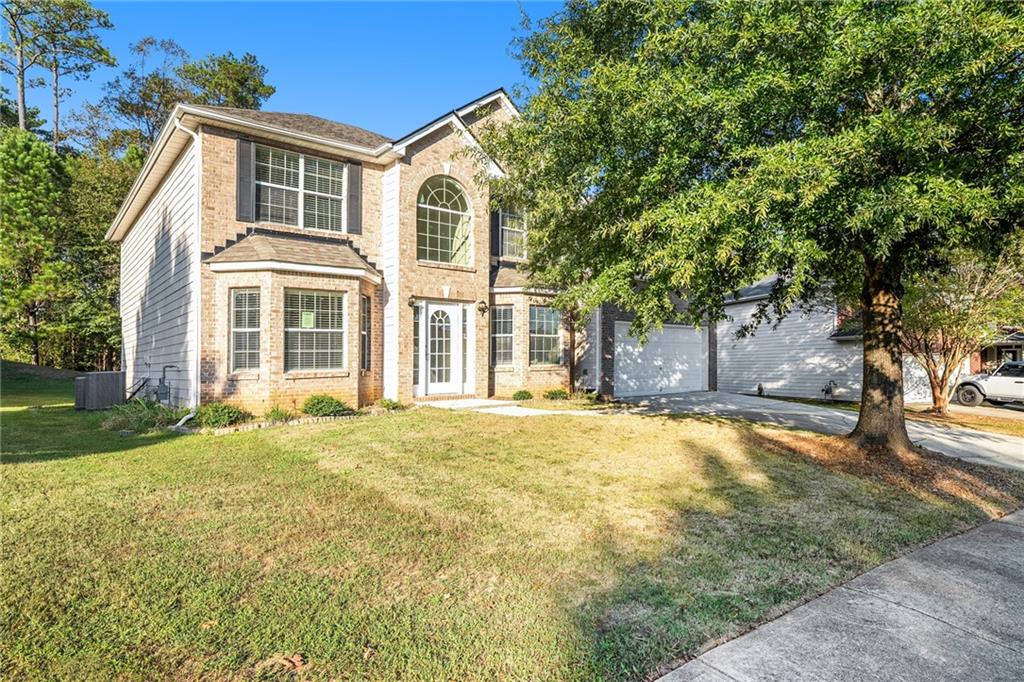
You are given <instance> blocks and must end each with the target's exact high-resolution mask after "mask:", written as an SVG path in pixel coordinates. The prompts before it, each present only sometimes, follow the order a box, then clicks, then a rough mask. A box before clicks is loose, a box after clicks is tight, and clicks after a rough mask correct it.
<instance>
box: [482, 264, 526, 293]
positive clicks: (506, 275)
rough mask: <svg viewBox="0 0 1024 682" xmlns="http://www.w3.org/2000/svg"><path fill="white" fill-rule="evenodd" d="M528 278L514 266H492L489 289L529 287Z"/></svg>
mask: <svg viewBox="0 0 1024 682" xmlns="http://www.w3.org/2000/svg"><path fill="white" fill-rule="evenodd" d="M529 284H530V278H529V275H528V274H527V273H526V271H525V270H520V269H519V268H518V267H516V266H515V265H494V266H491V288H492V289H493V288H496V287H497V288H506V287H525V286H529Z"/></svg>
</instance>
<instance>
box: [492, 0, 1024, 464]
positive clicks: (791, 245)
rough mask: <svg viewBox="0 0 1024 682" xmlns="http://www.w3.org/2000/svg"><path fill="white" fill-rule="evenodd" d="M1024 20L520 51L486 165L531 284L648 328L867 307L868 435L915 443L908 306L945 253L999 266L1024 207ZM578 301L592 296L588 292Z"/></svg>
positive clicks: (820, 8)
mask: <svg viewBox="0 0 1024 682" xmlns="http://www.w3.org/2000/svg"><path fill="white" fill-rule="evenodd" d="M1022 11H1024V5H1021V4H1017V3H1002V2H982V1H980V0H979V1H975V0H940V1H935V2H925V1H922V2H892V3H891V2H853V1H851V2H813V3H810V2H765V3H751V2H748V1H746V0H722V1H720V2H691V3H683V2H679V1H678V0H677V1H655V2H644V3H641V2H586V1H582V0H574V1H571V2H569V3H568V5H567V6H566V7H565V8H564V9H563V10H562V11H560V12H559V13H557V14H556V15H554V16H553V17H551V18H549V19H546V20H544V21H542V22H541V23H540V24H539V25H538V26H536V27H535V29H534V30H533V32H532V33H530V34H529V35H528V36H526V37H525V38H523V39H522V40H521V41H519V42H518V45H517V47H518V50H519V53H520V57H521V59H522V61H523V64H524V69H525V72H526V73H527V75H528V76H530V77H531V79H533V80H534V81H535V82H536V83H537V85H536V86H535V87H534V88H532V89H531V90H530V91H528V92H526V93H525V95H526V97H525V98H524V99H525V103H524V107H523V111H522V114H523V115H522V118H521V119H520V120H519V121H518V122H517V123H514V124H512V125H511V126H507V127H504V128H502V129H495V130H493V131H491V133H490V134H489V135H487V138H486V146H487V147H488V148H489V149H490V151H491V152H493V153H494V154H495V155H496V157H497V159H498V160H499V161H500V162H501V163H502V165H503V167H504V168H505V169H506V170H507V171H508V176H507V179H506V180H505V181H503V182H501V183H499V185H498V186H497V187H496V194H497V196H498V197H499V198H500V200H502V201H504V202H507V203H516V204H520V205H522V206H524V207H526V208H527V209H528V210H529V211H530V215H531V236H530V239H531V241H530V253H531V261H532V266H533V268H534V269H535V271H536V272H538V274H539V277H541V278H543V279H545V280H546V281H548V282H549V283H553V284H563V285H571V291H570V292H569V294H568V295H569V296H572V297H573V298H576V299H580V300H584V301H587V302H589V303H591V304H593V303H596V302H599V301H605V300H613V301H615V302H617V303H619V304H621V305H623V306H625V307H627V308H630V309H632V310H634V311H636V313H637V322H636V326H637V329H638V330H640V331H643V330H645V329H649V328H650V327H651V326H653V325H657V324H660V323H662V322H664V321H667V320H670V319H672V318H673V316H674V315H675V313H674V308H673V306H672V300H671V297H672V295H673V294H682V295H684V296H685V297H687V298H688V299H689V300H690V302H691V306H690V309H689V312H688V313H687V316H688V317H689V319H690V320H691V321H693V322H703V323H706V322H707V321H708V320H715V319H719V318H721V317H722V315H723V303H724V300H725V299H726V297H727V296H728V295H729V294H730V293H732V292H735V291H736V290H737V289H738V288H739V287H741V286H744V285H746V284H749V283H751V282H753V281H755V280H757V279H758V278H760V277H762V276H764V275H766V274H771V273H778V274H779V278H778V281H777V284H776V286H775V288H774V291H773V293H772V296H771V298H770V299H769V300H768V301H766V302H765V306H764V310H763V312H764V313H765V314H766V315H769V314H770V316H772V317H778V316H780V315H785V314H786V313H788V312H790V311H791V310H793V309H794V308H797V307H799V306H800V305H801V304H802V303H807V302H810V301H812V300H814V299H816V298H818V297H820V296H821V295H823V294H825V295H828V296H834V295H839V294H843V293H849V292H850V291H855V292H856V293H857V298H858V299H859V302H860V307H861V314H862V317H863V322H864V382H863V393H862V401H861V412H860V420H859V422H858V424H857V427H856V429H855V431H854V432H853V433H852V434H851V437H852V438H853V439H854V440H855V441H856V442H858V443H860V444H863V445H869V446H874V447H877V448H882V449H888V450H890V451H899V450H903V449H906V448H909V447H911V444H910V440H909V438H908V436H907V432H906V428H905V424H904V418H903V392H902V388H903V378H902V352H901V349H900V331H901V298H902V296H903V285H904V280H905V278H907V277H908V276H909V275H910V274H920V273H926V272H929V271H933V270H940V269H941V268H943V267H944V264H943V262H942V261H943V258H942V255H941V254H942V253H947V252H948V251H949V250H950V249H951V248H955V247H966V248H971V249H977V250H981V251H985V250H997V249H998V246H999V245H1000V244H1001V243H1004V240H1006V239H1009V238H1010V236H1009V235H1011V233H1012V232H1013V230H1015V229H1016V228H1017V227H1018V226H1019V224H1020V221H1021V215H1022V214H1021V209H1022V208H1024V185H1022V178H1024V134H1022V133H1024V18H1022ZM580 282H582V284H581V283H580Z"/></svg>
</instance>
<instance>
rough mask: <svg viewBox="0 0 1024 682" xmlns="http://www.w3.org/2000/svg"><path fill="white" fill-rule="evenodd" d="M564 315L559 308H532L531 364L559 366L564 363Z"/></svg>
mask: <svg viewBox="0 0 1024 682" xmlns="http://www.w3.org/2000/svg"><path fill="white" fill-rule="evenodd" d="M561 327H562V313H561V312H559V310H558V309H557V308H550V307H547V306H539V305H535V306H530V364H531V365H557V364H559V363H561V361H562V344H561V335H560V331H561Z"/></svg>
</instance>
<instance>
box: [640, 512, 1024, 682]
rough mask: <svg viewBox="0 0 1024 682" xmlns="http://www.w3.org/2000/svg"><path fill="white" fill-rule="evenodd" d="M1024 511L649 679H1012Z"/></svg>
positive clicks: (1021, 645)
mask: <svg viewBox="0 0 1024 682" xmlns="http://www.w3.org/2000/svg"><path fill="white" fill-rule="evenodd" d="M1022 585H1024V512H1017V513H1015V514H1011V515H1009V516H1006V517H1003V518H1002V519H1000V520H998V521H994V522H992V523H987V524H985V525H983V526H980V527H978V528H975V529H974V530H972V531H968V532H967V533H964V534H963V535H960V536H957V537H954V538H949V539H947V540H940V541H939V542H936V543H934V544H932V545H929V546H927V547H924V548H922V549H919V550H917V551H916V552H911V553H910V554H908V555H907V556H905V557H902V558H900V559H897V560H895V561H891V562H889V563H887V564H883V565H882V566H879V567H878V568H876V569H874V570H872V571H868V572H867V573H865V574H864V575H861V576H859V577H857V578H855V579H853V580H852V581H850V582H849V583H847V584H845V585H843V586H841V587H838V588H836V589H834V590H832V591H831V592H828V593H826V594H825V595H824V596H822V597H819V598H818V599H815V600H813V601H810V602H808V603H806V604H804V605H803V606H800V607H797V608H796V609H794V610H792V611H790V612H789V613H787V614H785V615H784V616H782V617H781V618H778V619H777V620H774V621H772V622H770V623H767V624H765V625H762V626H761V627H759V628H757V629H756V630H754V631H753V632H750V633H748V634H746V635H743V636H741V637H738V638H737V639H734V640H732V641H731V642H727V643H725V644H723V645H721V646H718V647H716V648H714V649H711V650H710V651H707V652H705V653H704V654H702V655H701V656H699V657H697V658H696V659H694V660H692V661H690V662H689V663H687V664H686V665H684V666H682V667H681V668H679V669H677V670H675V671H673V672H671V673H669V674H668V675H666V676H664V677H662V678H661V679H660V680H659V681H658V682H693V681H695V680H701V682H748V681H753V680H830V681H836V682H839V681H845V680H851V681H852V680H858V681H859V680H905V681H908V682H909V681H915V682H916V681H917V680H920V681H922V682H924V681H926V680H927V681H928V682H931V681H933V680H934V681H942V680H1007V681H1009V680H1020V679H1021V671H1024V589H1021V586H1022Z"/></svg>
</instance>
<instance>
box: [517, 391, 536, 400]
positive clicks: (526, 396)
mask: <svg viewBox="0 0 1024 682" xmlns="http://www.w3.org/2000/svg"><path fill="white" fill-rule="evenodd" d="M532 399H533V394H532V393H530V392H529V391H527V390H525V389H520V390H518V391H516V392H515V393H513V394H512V400H532Z"/></svg>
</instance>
